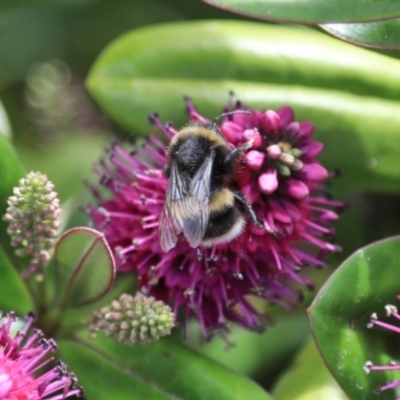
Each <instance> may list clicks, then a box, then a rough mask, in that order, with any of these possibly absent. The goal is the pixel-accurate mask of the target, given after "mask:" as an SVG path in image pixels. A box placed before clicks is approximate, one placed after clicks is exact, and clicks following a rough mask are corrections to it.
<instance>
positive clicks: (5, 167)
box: [0, 135, 25, 268]
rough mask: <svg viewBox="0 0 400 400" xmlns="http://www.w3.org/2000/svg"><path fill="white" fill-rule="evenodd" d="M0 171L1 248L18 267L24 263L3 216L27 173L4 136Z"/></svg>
mask: <svg viewBox="0 0 400 400" xmlns="http://www.w3.org/2000/svg"><path fill="white" fill-rule="evenodd" d="M0 171H1V179H0V246H1V247H2V249H3V251H4V252H5V254H6V255H7V256H8V257H9V258H10V259H12V263H13V265H14V266H15V267H18V266H19V265H20V264H21V263H22V261H21V260H20V259H18V258H17V257H16V256H15V249H14V248H13V247H11V244H10V242H11V240H10V236H9V235H8V233H7V228H8V223H7V222H5V221H3V218H2V216H3V215H4V214H5V212H6V209H7V199H8V198H9V196H11V195H12V193H13V189H14V187H16V186H18V181H19V180H20V179H21V178H23V177H24V175H25V171H24V169H23V167H22V165H21V163H20V161H19V159H18V157H17V155H16V153H15V151H14V148H13V147H12V145H11V143H10V142H9V141H8V140H7V138H6V137H5V136H4V135H0ZM21 268H22V267H21Z"/></svg>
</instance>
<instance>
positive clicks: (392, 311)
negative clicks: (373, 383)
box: [364, 295, 400, 399]
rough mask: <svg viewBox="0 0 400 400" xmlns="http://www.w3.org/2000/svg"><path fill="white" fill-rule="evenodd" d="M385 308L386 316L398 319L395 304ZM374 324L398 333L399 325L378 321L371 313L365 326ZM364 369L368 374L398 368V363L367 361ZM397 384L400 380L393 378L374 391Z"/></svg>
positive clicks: (378, 391)
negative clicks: (381, 363) (384, 363)
mask: <svg viewBox="0 0 400 400" xmlns="http://www.w3.org/2000/svg"><path fill="white" fill-rule="evenodd" d="M397 299H399V300H400V295H399V296H397ZM385 309H386V316H387V317H394V318H396V319H397V320H400V314H399V313H398V311H397V307H396V306H394V305H392V304H388V305H386V306H385ZM375 325H376V326H380V327H382V328H384V329H387V330H389V331H392V332H396V333H400V327H398V326H396V325H392V324H388V323H387V322H383V321H379V319H378V316H377V315H376V313H373V314H372V315H371V319H370V322H369V323H368V325H367V327H368V328H372V327H373V326H375ZM364 370H365V372H366V373H367V374H369V373H370V372H371V371H396V370H400V365H399V364H397V363H396V362H394V361H391V362H390V363H389V365H374V364H373V363H372V362H371V361H367V362H366V363H365V364H364ZM398 386H400V380H394V381H392V382H389V383H388V384H386V385H383V386H381V387H379V388H377V389H376V390H375V393H377V394H378V393H381V392H383V391H384V390H388V389H395V388H397V387H398ZM398 399H399V398H398Z"/></svg>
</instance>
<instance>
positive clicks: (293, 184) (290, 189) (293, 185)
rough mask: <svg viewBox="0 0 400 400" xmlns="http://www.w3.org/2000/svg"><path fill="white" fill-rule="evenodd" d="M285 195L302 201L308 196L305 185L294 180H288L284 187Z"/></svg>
mask: <svg viewBox="0 0 400 400" xmlns="http://www.w3.org/2000/svg"><path fill="white" fill-rule="evenodd" d="M285 191H286V193H287V194H288V195H289V196H290V197H293V198H295V199H299V200H300V199H304V198H305V197H307V196H308V195H309V194H310V191H309V190H308V187H307V185H306V184H305V183H304V182H302V181H298V180H296V179H289V180H288V181H287V182H286V186H285Z"/></svg>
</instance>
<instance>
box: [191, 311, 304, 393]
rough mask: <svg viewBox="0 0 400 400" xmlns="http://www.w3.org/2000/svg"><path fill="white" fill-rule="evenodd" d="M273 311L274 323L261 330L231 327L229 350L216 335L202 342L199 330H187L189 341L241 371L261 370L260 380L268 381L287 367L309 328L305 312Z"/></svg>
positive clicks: (226, 364) (214, 358)
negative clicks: (230, 346) (192, 331)
mask: <svg viewBox="0 0 400 400" xmlns="http://www.w3.org/2000/svg"><path fill="white" fill-rule="evenodd" d="M273 311H275V314H274V316H273V318H274V321H275V323H274V324H273V325H272V326H269V327H268V328H267V329H266V331H265V332H263V333H262V334H260V333H255V332H253V331H249V330H247V329H245V328H242V327H237V326H235V327H232V330H231V331H230V333H229V338H228V339H229V341H230V342H232V343H233V344H234V346H233V347H232V348H229V351H227V344H226V342H225V341H224V340H222V339H221V338H219V337H215V338H213V340H212V341H211V342H210V343H207V345H204V342H201V339H200V338H201V336H200V335H199V334H198V332H194V333H190V334H189V344H190V345H191V347H192V348H195V349H196V348H197V349H198V351H199V352H201V353H202V354H204V355H206V356H207V357H210V358H212V359H213V360H215V361H218V362H220V363H221V364H223V365H225V366H227V367H229V368H232V369H234V370H235V371H237V372H240V373H242V374H245V375H255V374H257V373H259V372H258V371H262V377H263V384H264V385H268V383H271V382H272V380H273V379H274V378H275V377H276V376H277V375H278V374H279V373H280V371H281V369H283V368H284V367H286V365H287V362H288V360H289V359H291V358H292V354H293V352H294V351H295V350H296V349H297V348H298V347H299V345H300V344H301V343H302V342H303V341H304V339H305V338H306V337H307V334H308V332H309V328H308V323H307V318H306V316H305V313H304V312H290V313H282V312H281V313H280V314H279V315H276V314H277V313H279V310H273ZM196 328H198V325H197V324H196ZM196 339H198V340H199V339H200V343H197V345H196V344H195V343H194V341H195V340H196ZM267 381H268V382H267Z"/></svg>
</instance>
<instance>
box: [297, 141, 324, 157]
mask: <svg viewBox="0 0 400 400" xmlns="http://www.w3.org/2000/svg"><path fill="white" fill-rule="evenodd" d="M301 149H302V150H303V154H304V156H305V157H307V159H310V160H311V159H313V158H315V157H318V156H319V155H320V154H321V153H322V151H323V150H324V145H323V144H322V143H321V142H317V141H315V140H310V141H308V143H307V144H306V145H304V146H303V147H302V148H301Z"/></svg>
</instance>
